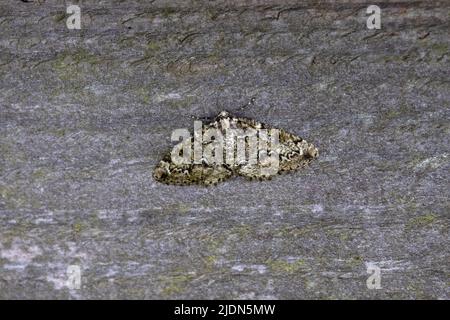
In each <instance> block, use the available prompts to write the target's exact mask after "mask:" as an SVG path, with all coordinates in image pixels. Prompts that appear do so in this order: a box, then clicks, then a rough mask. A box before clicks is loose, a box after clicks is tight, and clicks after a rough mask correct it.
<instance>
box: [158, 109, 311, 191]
mask: <svg viewBox="0 0 450 320" xmlns="http://www.w3.org/2000/svg"><path fill="white" fill-rule="evenodd" d="M208 128H216V129H219V130H220V131H221V132H222V134H223V135H225V131H226V129H229V128H232V129H243V130H246V129H248V128H253V129H271V127H270V126H268V125H265V124H263V123H260V122H257V121H255V120H253V119H245V118H236V117H232V116H230V115H229V114H228V113H227V112H226V111H223V112H221V113H220V114H219V115H218V116H217V117H216V119H215V120H214V121H213V122H211V123H209V124H207V125H205V126H204V131H205V130H207V129H208ZM278 130H279V145H278V149H277V150H276V151H277V152H278V154H279V169H278V173H283V172H288V171H293V170H295V169H298V168H301V167H305V166H306V165H307V164H308V163H309V162H311V160H313V159H314V158H316V157H317V156H318V150H317V148H316V147H314V145H313V144H311V143H308V142H306V141H305V140H304V139H302V138H300V137H298V136H296V135H294V134H291V133H289V132H286V131H285V130H283V129H278ZM260 169H261V165H260V164H256V165H250V164H237V163H236V164H233V165H229V164H226V163H224V164H221V165H216V164H208V163H206V162H203V163H202V164H182V165H177V164H174V163H173V162H172V161H171V157H170V152H169V153H168V154H166V155H165V156H164V158H163V159H162V160H161V161H160V162H159V164H158V165H157V166H156V168H155V171H154V173H153V177H154V178H155V180H157V181H159V182H163V183H166V184H175V185H189V184H201V185H211V184H217V183H219V182H221V181H224V180H226V179H228V178H230V177H231V176H233V175H238V176H244V177H246V178H249V179H259V180H265V179H270V178H271V177H272V176H271V175H267V174H262V173H261V170H260Z"/></svg>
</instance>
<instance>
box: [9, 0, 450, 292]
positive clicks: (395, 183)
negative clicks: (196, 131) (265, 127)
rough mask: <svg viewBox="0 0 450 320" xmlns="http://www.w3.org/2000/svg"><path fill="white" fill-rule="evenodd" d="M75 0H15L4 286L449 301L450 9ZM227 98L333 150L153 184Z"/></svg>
mask: <svg viewBox="0 0 450 320" xmlns="http://www.w3.org/2000/svg"><path fill="white" fill-rule="evenodd" d="M68 3H69V2H67V4H68ZM71 3H75V4H76V3H78V4H79V5H80V7H81V10H82V29H81V30H68V29H67V28H66V25H65V22H66V18H67V15H65V14H64V12H65V10H66V2H64V1H43V0H41V1H37V0H35V1H34V2H30V3H24V2H21V1H18V0H17V1H12V0H4V1H1V3H0V298H3V299H17V298H31V299H34V298H44V299H47V298H58V299H78V298H103V299H109V298H146V299H154V298H163V299H165V298H170V299H173V298H208V299H209V298H231V299H244V298H255V299H263V298H274V299H283V298H288V299H304V298H313V299H336V298H338V299H344V298H349V299H359V298H370V299H372V298H387V299H394V298H401V299H405V298H407V299H411V298H417V299H422V298H440V299H448V298H449V269H450V268H449V223H448V222H449V154H450V150H449V128H450V127H449V118H450V117H449V116H450V112H449V107H450V99H449V98H450V90H449V89H450V86H449V76H450V68H449V67H450V63H449V46H450V39H449V29H450V28H449V23H450V2H449V1H416V2H412V1H396V2H389V1H382V2H380V1H377V3H378V4H379V5H380V7H381V9H382V28H381V30H368V29H367V28H366V18H367V14H366V12H365V11H366V8H367V6H368V5H369V4H371V3H370V2H364V1H345V2H344V1H342V2H335V3H332V2H326V3H325V2H321V4H320V5H318V4H317V2H316V1H265V0H263V1H194V0H191V1H177V2H175V1H173V2H172V1H170V2H169V1H167V2H166V1H158V0H156V1H119V0H114V1H94V0H86V1H80V2H77V1H73V2H71ZM253 97H254V98H255V104H254V106H252V107H249V108H246V109H243V110H242V111H236V110H238V109H239V107H240V106H242V105H244V104H246V103H247V102H248V101H249V100H250V99H251V98H253ZM223 109H225V110H228V111H231V112H232V111H236V112H237V114H238V115H240V116H247V117H252V118H255V119H257V120H259V121H263V122H266V123H268V124H272V125H275V126H278V127H282V128H285V129H287V130H289V131H292V132H293V133H296V134H298V135H300V136H302V137H304V138H305V139H307V140H308V141H311V142H313V143H314V144H315V145H317V146H318V148H319V150H320V158H319V159H318V160H317V161H315V162H313V163H312V165H311V166H310V167H309V168H308V169H306V170H303V171H299V172H296V173H294V174H290V175H285V176H281V177H277V178H276V179H274V180H272V181H267V182H251V181H246V180H243V179H231V180H228V181H226V182H225V183H223V184H220V185H218V186H217V187H212V188H203V187H196V186H189V187H176V186H166V185H161V184H158V183H156V182H155V181H154V180H153V179H152V176H151V174H152V170H153V167H154V165H155V164H156V162H157V161H158V160H159V159H160V158H161V156H162V155H163V153H165V152H166V151H167V150H169V148H170V147H171V145H172V144H171V142H170V134H171V132H172V130H173V129H176V128H183V127H188V128H191V127H192V125H193V121H192V117H208V116H214V115H216V114H217V113H218V112H219V111H220V110H223ZM69 265H78V266H79V267H80V268H81V288H80V289H74V288H69V287H68V286H67V282H66V281H67V278H68V275H67V272H66V271H67V267H68V266H69ZM370 265H376V266H378V267H379V268H380V269H381V289H379V290H370V289H368V288H367V286H366V279H367V277H368V276H369V274H367V266H370Z"/></svg>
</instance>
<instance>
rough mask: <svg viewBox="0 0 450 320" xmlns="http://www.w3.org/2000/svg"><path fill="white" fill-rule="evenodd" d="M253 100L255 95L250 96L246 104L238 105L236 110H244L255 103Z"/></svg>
mask: <svg viewBox="0 0 450 320" xmlns="http://www.w3.org/2000/svg"><path fill="white" fill-rule="evenodd" d="M255 101H256V98H255V97H251V99H250V101H249V102H247V104H244V105H243V106H242V107H240V108H239V109H237V110H236V111H242V110H244V109H245V108H247V107H250V106H253V105H255Z"/></svg>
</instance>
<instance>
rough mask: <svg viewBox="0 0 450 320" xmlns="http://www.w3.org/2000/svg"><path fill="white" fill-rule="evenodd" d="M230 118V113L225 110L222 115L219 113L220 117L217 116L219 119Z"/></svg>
mask: <svg viewBox="0 0 450 320" xmlns="http://www.w3.org/2000/svg"><path fill="white" fill-rule="evenodd" d="M229 116H230V113H229V112H228V111H225V110H223V111H221V112H220V113H219V115H218V116H217V118H219V119H220V118H228V117H229Z"/></svg>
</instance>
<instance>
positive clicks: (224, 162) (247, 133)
mask: <svg viewBox="0 0 450 320" xmlns="http://www.w3.org/2000/svg"><path fill="white" fill-rule="evenodd" d="M180 130H182V131H180V132H178V134H175V135H174V134H172V140H173V141H174V140H178V139H179V138H180V137H183V141H182V142H181V143H179V144H177V145H176V146H174V147H173V149H172V151H171V152H169V153H167V154H166V155H165V156H164V157H163V159H162V160H161V161H160V162H159V163H158V165H157V166H156V168H155V170H154V173H153V177H154V179H155V180H157V181H159V182H162V183H166V184H175V185H190V184H200V185H211V184H217V183H218V182H221V181H224V180H226V179H228V178H230V177H232V176H233V175H236V176H243V177H246V178H249V179H259V180H266V179H270V178H271V177H272V176H274V175H276V174H280V173H284V172H289V171H293V170H296V169H298V168H302V167H305V166H306V165H307V164H308V163H309V162H311V160H313V159H314V158H316V157H317V156H318V154H319V152H318V150H317V148H316V147H314V145H313V144H311V143H308V142H306V141H305V140H304V139H302V138H300V137H298V136H296V135H294V134H292V133H289V132H286V131H285V130H283V129H277V128H274V127H271V126H268V125H266V124H263V123H260V122H257V121H255V120H252V119H246V118H237V117H233V116H231V115H230V114H229V113H228V112H227V111H222V112H220V113H219V115H218V116H217V117H216V118H215V119H214V121H212V122H211V123H208V124H206V125H202V124H201V122H199V121H197V122H194V135H193V137H192V136H191V135H190V133H189V131H188V130H187V129H180Z"/></svg>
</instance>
